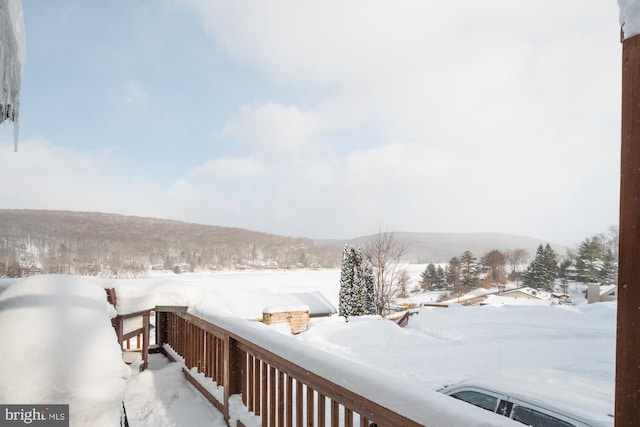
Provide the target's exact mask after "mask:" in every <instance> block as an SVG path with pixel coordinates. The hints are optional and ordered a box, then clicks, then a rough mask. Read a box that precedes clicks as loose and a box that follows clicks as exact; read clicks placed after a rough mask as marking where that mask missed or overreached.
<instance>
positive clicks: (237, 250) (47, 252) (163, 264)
mask: <svg viewBox="0 0 640 427" xmlns="http://www.w3.org/2000/svg"><path fill="white" fill-rule="evenodd" d="M394 235H395V237H396V239H397V240H398V241H399V242H401V243H403V244H405V245H406V248H407V253H406V260H407V261H412V262H417V263H429V262H434V263H442V262H447V261H449V259H451V258H452V257H454V256H459V255H460V254H462V253H463V252H464V251H466V250H470V251H471V252H472V253H473V254H474V255H475V256H476V257H477V258H480V257H481V256H482V255H484V254H485V253H487V252H489V251H491V250H492V249H498V250H500V251H505V250H511V249H525V250H526V251H528V252H529V255H530V256H531V257H533V255H534V254H535V251H536V248H537V247H538V245H540V244H546V243H547V242H544V241H541V240H538V239H534V238H530V237H522V236H514V235H510V234H501V233H460V234H451V233H408V232H395V233H394ZM370 237H371V236H362V237H357V238H354V239H350V240H316V241H313V240H311V239H306V238H292V237H284V236H278V235H273V234H268V233H262V232H257V231H250V230H246V229H242V228H232V227H221V226H212V225H201V224H192V223H186V222H181V221H173V220H166V219H157V218H142V217H135V216H125V215H116V214H105V213H97V212H70V211H47V210H12V209H0V277H6V276H9V277H19V276H22V275H26V274H35V273H71V274H85V275H100V276H112V277H131V276H140V275H143V274H146V272H147V271H148V270H149V269H157V270H163V269H164V270H173V271H176V272H181V273H182V272H190V271H207V270H216V269H223V268H224V269H227V268H235V269H242V268H336V267H339V266H340V262H341V259H342V248H343V246H344V244H345V243H353V244H356V245H360V246H364V245H365V242H366V240H367V239H369V238H370ZM552 247H553V248H554V250H556V252H557V253H558V254H564V253H565V248H564V247H562V246H558V245H552Z"/></svg>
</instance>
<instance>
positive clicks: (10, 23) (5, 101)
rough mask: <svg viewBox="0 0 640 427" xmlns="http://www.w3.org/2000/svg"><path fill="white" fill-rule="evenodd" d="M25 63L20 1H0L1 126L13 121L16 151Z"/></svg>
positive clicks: (15, 148)
mask: <svg viewBox="0 0 640 427" xmlns="http://www.w3.org/2000/svg"><path fill="white" fill-rule="evenodd" d="M26 59H27V49H26V41H25V34H24V18H23V15H22V3H20V0H0V123H2V122H4V121H5V120H11V121H13V147H14V151H18V129H19V126H18V110H19V106H20V85H21V84H22V72H23V69H24V64H25V62H26Z"/></svg>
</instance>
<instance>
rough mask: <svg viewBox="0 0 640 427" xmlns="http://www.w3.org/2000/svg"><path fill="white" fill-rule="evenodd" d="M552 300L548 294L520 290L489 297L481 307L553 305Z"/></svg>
mask: <svg viewBox="0 0 640 427" xmlns="http://www.w3.org/2000/svg"><path fill="white" fill-rule="evenodd" d="M551 303H552V299H551V296H550V294H549V293H548V292H544V291H539V290H537V289H533V288H528V287H527V288H518V289H512V290H510V291H506V292H503V293H501V294H499V295H495V294H494V295H488V296H487V298H486V299H485V300H484V301H483V302H482V303H480V304H481V305H495V306H500V305H551Z"/></svg>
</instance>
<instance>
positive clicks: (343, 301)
mask: <svg viewBox="0 0 640 427" xmlns="http://www.w3.org/2000/svg"><path fill="white" fill-rule="evenodd" d="M352 249H353V246H351V245H345V246H344V249H343V251H342V268H341V269H340V294H339V301H338V316H343V317H348V316H349V315H350V314H351V307H352V301H353V256H352Z"/></svg>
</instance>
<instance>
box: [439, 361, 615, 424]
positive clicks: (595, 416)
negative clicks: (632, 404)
mask: <svg viewBox="0 0 640 427" xmlns="http://www.w3.org/2000/svg"><path fill="white" fill-rule="evenodd" d="M556 375H557V374H556V373H554V374H553V375H552V376H550V375H548V374H542V375H540V374H538V375H536V374H535V373H529V374H527V375H525V376H523V375H511V374H503V373H499V374H496V375H487V376H480V377H474V378H471V379H468V380H465V381H462V382H460V383H456V384H453V385H449V386H446V387H444V388H442V389H440V390H438V391H439V392H441V393H444V394H446V395H449V396H451V397H454V398H456V399H459V400H462V401H464V402H467V403H470V404H472V405H475V406H479V407H481V408H483V409H486V410H488V411H491V412H495V413H497V414H499V415H503V416H505V417H508V418H511V419H513V420H515V421H519V422H521V423H523V424H525V425H529V426H533V427H601V426H607V427H612V426H613V415H612V414H613V391H612V390H610V388H611V387H610V384H609V383H608V382H602V381H599V380H594V379H593V378H589V379H587V380H584V379H578V378H576V377H572V376H567V375H563V376H564V377H566V378H565V379H563V378H558V377H557V376H556Z"/></svg>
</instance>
